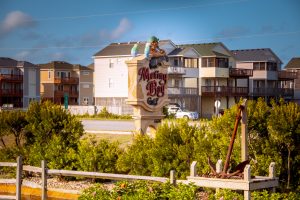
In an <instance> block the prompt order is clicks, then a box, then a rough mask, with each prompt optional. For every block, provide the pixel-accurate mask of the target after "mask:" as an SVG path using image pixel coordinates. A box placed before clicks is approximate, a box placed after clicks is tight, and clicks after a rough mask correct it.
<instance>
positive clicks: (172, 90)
mask: <svg viewBox="0 0 300 200" xmlns="http://www.w3.org/2000/svg"><path fill="white" fill-rule="evenodd" d="M168 95H170V96H193V95H198V89H197V88H187V87H168Z"/></svg>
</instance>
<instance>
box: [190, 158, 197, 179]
mask: <svg viewBox="0 0 300 200" xmlns="http://www.w3.org/2000/svg"><path fill="white" fill-rule="evenodd" d="M190 176H191V177H195V176H197V161H193V162H192V164H191V173H190Z"/></svg>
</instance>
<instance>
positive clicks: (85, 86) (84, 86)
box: [82, 84, 90, 88]
mask: <svg viewBox="0 0 300 200" xmlns="http://www.w3.org/2000/svg"><path fill="white" fill-rule="evenodd" d="M82 88H90V85H89V84H83V86H82Z"/></svg>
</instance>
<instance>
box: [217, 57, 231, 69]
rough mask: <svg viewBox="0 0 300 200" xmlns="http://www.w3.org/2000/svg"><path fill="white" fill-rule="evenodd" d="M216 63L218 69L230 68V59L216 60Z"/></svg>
mask: <svg viewBox="0 0 300 200" xmlns="http://www.w3.org/2000/svg"><path fill="white" fill-rule="evenodd" d="M216 62H217V66H216V67H221V68H228V58H216Z"/></svg>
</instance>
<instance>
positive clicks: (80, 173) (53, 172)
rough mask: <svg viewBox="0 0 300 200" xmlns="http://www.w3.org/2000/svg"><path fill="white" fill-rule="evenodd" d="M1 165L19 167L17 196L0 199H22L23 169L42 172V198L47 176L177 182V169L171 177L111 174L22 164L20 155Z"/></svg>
mask: <svg viewBox="0 0 300 200" xmlns="http://www.w3.org/2000/svg"><path fill="white" fill-rule="evenodd" d="M0 167H17V177H16V181H15V183H16V196H7V195H0V199H17V200H21V183H22V178H21V177H22V176H21V175H22V171H28V172H34V173H40V174H41V178H42V187H41V188H42V198H41V199H42V200H45V199H47V176H48V175H57V176H72V177H77V176H80V177H87V178H99V179H109V180H146V181H155V182H163V183H165V182H167V181H170V182H171V183H173V184H176V179H175V171H174V170H171V172H170V179H169V178H164V177H153V176H137V175H127V174H111V173H100V172H85V171H74V170H58V169H47V164H46V161H44V160H43V161H42V162H41V167H34V166H29V165H24V166H23V165H22V157H18V159H17V163H13V162H0Z"/></svg>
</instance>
